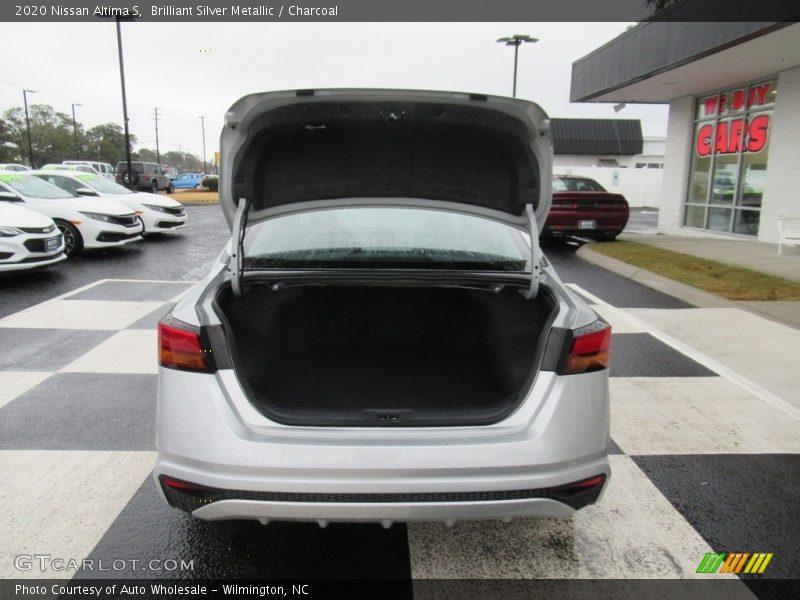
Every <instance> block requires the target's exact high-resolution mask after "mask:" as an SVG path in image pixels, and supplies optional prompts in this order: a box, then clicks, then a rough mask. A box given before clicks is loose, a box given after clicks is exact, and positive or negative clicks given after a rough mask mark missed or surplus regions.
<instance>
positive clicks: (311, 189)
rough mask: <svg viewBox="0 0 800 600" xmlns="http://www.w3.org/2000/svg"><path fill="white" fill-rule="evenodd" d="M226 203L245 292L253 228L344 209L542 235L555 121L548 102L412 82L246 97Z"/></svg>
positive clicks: (225, 166) (233, 134)
mask: <svg viewBox="0 0 800 600" xmlns="http://www.w3.org/2000/svg"><path fill="white" fill-rule="evenodd" d="M220 149H221V153H222V166H221V171H220V188H219V189H220V202H221V204H222V209H223V212H224V214H225V219H226V221H227V222H228V225H229V226H230V227H231V230H232V234H233V236H232V239H233V247H232V248H231V255H232V260H231V275H232V283H233V287H234V291H235V292H237V293H238V291H239V290H240V285H239V282H240V279H241V277H242V275H243V269H242V264H243V256H242V254H243V240H244V236H245V234H246V230H247V226H248V224H252V223H255V222H258V221H262V220H265V219H270V218H274V217H277V216H280V215H284V214H290V213H295V212H303V211H309V210H318V209H322V208H334V207H354V206H391V207H415V208H433V209H438V210H449V211H456V212H462V213H467V214H473V215H477V216H482V217H487V218H491V219H495V220H498V221H501V222H505V223H507V224H510V225H512V226H515V227H518V228H520V229H522V230H525V231H527V232H528V233H530V238H531V265H532V273H531V285H530V290H529V294H530V295H535V294H536V289H537V287H538V279H539V275H540V272H541V269H540V260H541V253H540V251H539V244H538V234H539V232H540V231H541V228H542V226H543V224H544V221H545V219H546V217H547V213H548V211H549V208H550V202H551V172H552V144H551V140H550V136H549V120H548V118H547V115H546V114H545V113H544V111H543V110H542V109H541V108H540V107H539V106H538V105H536V104H534V103H531V102H527V101H523V100H517V99H511V98H502V97H494V96H484V95H478V94H464V93H454V92H428V91H404V90H369V89H361V90H357V89H352V90H299V91H285V92H269V93H262V94H253V95H250V96H245V97H244V98H242V99H240V100H239V101H238V102H236V103H235V104H234V105H233V106H232V107H231V108H230V110H229V111H228V113H227V114H226V122H225V126H224V128H223V131H222V136H221V140H220Z"/></svg>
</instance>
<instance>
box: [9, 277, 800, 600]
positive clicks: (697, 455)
mask: <svg viewBox="0 0 800 600" xmlns="http://www.w3.org/2000/svg"><path fill="white" fill-rule="evenodd" d="M190 285H191V284H188V283H176V282H162V281H140V280H102V281H98V282H96V283H94V284H92V285H89V286H86V287H84V288H81V289H79V290H76V291H73V292H70V293H69V294H66V295H64V296H61V297H58V298H55V299H52V300H47V301H45V302H42V303H41V304H38V305H36V306H33V307H31V308H28V309H26V310H23V311H21V312H18V313H15V314H12V315H10V316H7V317H5V318H3V319H0V347H2V348H3V352H2V354H0V482H2V487H0V503H1V504H2V506H3V508H4V510H3V511H1V512H0V531H2V532H4V536H3V537H4V543H3V544H2V547H1V548H0V577H2V578H16V577H26V576H28V577H42V576H51V577H52V576H64V575H67V576H69V575H71V574H69V573H67V574H63V573H57V574H54V573H52V572H50V573H40V572H38V571H36V570H34V571H31V572H27V573H26V572H19V571H17V570H16V569H15V568H14V566H13V557H14V556H16V555H18V554H32V553H36V552H39V553H41V552H45V553H48V554H51V555H52V556H60V557H72V558H83V557H89V558H104V559H107V560H109V561H110V560H112V559H120V558H132V559H133V558H136V559H140V560H143V561H147V560H149V559H152V558H159V559H164V558H184V559H194V568H195V570H194V571H193V572H192V573H188V574H183V575H181V576H191V577H252V578H258V577H271V578H291V577H306V578H307V577H316V578H325V577H366V578H382V577H387V578H407V577H414V578H545V577H546V578H574V577H578V578H683V577H733V576H723V575H717V576H711V575H702V576H698V575H696V574H695V570H696V567H697V565H698V563H699V562H700V560H701V559H702V557H703V556H704V555H705V554H706V553H707V552H711V551H745V552H774V553H775V557H774V559H773V561H772V563H771V565H770V567H769V570H768V573H769V574H770V575H771V576H773V577H798V576H799V575H800V567H798V565H800V551H798V544H797V539H800V525H798V519H796V518H795V517H796V515H795V514H794V510H795V509H796V506H797V500H796V499H797V497H798V492H800V476H799V475H798V473H800V420H798V419H797V418H796V416H797V415H795V414H793V413H792V407H793V405H792V404H790V403H788V402H784V401H783V400H781V393H780V392H781V390H780V389H778V390H773V391H770V390H764V389H761V388H759V387H758V386H756V385H755V384H752V385H751V384H748V381H749V380H747V379H746V378H745V377H743V376H741V374H738V375H737V373H736V372H735V369H730V368H728V367H725V366H724V365H720V364H719V363H716V362H715V361H713V360H711V359H708V358H707V357H706V355H704V354H702V353H700V352H698V351H695V350H693V349H692V348H690V347H688V346H686V345H684V344H683V343H682V342H680V341H678V340H676V339H674V338H671V337H670V336H669V335H666V334H663V332H661V330H659V329H657V328H656V327H655V326H653V325H652V323H654V322H655V323H658V322H659V319H662V318H663V319H666V318H667V317H668V313H670V311H675V310H678V309H677V308H660V309H653V308H646V309H642V308H641V307H640V308H636V309H619V308H617V307H614V306H611V305H609V304H606V303H604V302H603V301H602V300H601V299H599V298H597V297H595V296H593V295H592V294H590V293H588V292H585V291H584V290H582V289H581V288H579V287H577V286H572V287H573V290H574V291H576V292H577V293H579V294H581V295H583V296H584V297H585V298H587V299H588V300H589V301H590V302H591V303H592V304H593V307H594V308H595V309H596V310H597V312H598V313H599V314H600V315H602V316H603V317H604V318H605V319H606V320H608V321H609V322H610V323H611V324H612V326H613V327H614V332H615V333H614V342H613V344H614V346H613V348H614V349H613V359H612V365H613V366H612V369H611V373H610V374H611V397H612V405H611V412H612V421H611V422H612V438H613V442H614V443H613V445H612V449H611V450H612V455H611V457H610V461H611V467H612V478H611V482H610V485H609V487H608V489H607V491H606V493H605V495H604V497H603V499H602V500H601V502H599V503H598V504H597V505H595V506H591V507H588V508H586V509H584V510H582V511H580V512H578V513H577V514H576V515H575V516H574V517H572V518H570V519H538V520H535V519H520V520H515V521H513V522H511V523H508V524H505V523H501V522H495V521H488V522H463V523H457V524H456V525H455V526H454V527H452V528H448V527H446V526H445V525H443V524H439V523H412V524H409V525H407V526H405V525H402V524H396V525H394V526H393V527H392V528H390V529H388V530H384V529H382V528H380V526H377V525H374V526H373V525H344V524H342V525H337V524H334V525H331V526H330V527H329V528H327V529H325V530H323V529H320V528H319V527H317V526H316V525H315V524H296V523H295V524H293V523H273V524H270V525H269V526H267V527H262V526H259V525H256V524H255V523H250V522H246V523H241V522H233V523H212V524H209V523H204V522H200V521H198V520H195V519H192V518H190V517H188V516H187V515H185V514H183V513H181V512H179V511H176V510H173V509H170V508H169V507H167V506H165V505H163V504H162V502H161V500H160V499H159V498H158V497H157V495H156V490H155V487H154V484H153V483H152V481H151V479H150V471H151V469H152V465H153V461H154V445H153V440H154V431H153V415H154V410H155V396H156V373H157V362H156V351H155V346H156V334H155V329H154V328H155V325H156V323H157V322H158V320H159V318H160V317H161V316H162V315H163V314H164V313H165V312H166V311H167V310H168V309H169V308H170V307H171V306H172V305H173V304H174V303H175V302H176V301H177V300H178V299H179V297H180V296H181V294H183V293H184V292H185V291H186V290H187V289H188V287H189V286H190ZM694 310H696V311H703V310H704V309H694ZM642 311H644V312H642ZM692 314H693V315H694V314H697V315H698V318H705V317H704V316H703V315H705V314H706V313H699V314H698V313H692ZM708 314H711V313H708ZM744 314H745V313H743V315H744ZM709 318H710V317H709ZM742 318H744V317H742ZM662 325H663V323H662ZM772 325H774V324H772ZM785 329H786V331H780V332H779V333H780V334H781V335H786V336H789V337H791V336H800V332H797V331H795V330H790V329H789V328H785ZM776 331H777V330H776ZM775 335H777V333H776V334H775ZM698 343H700V342H698ZM720 373H722V375H720ZM751 383H752V382H751ZM782 402H783V403H782ZM109 575H111V576H113V575H119V576H125V577H145V576H147V577H158V576H159V574H158V573H153V572H145V573H130V572H122V573H118V574H115V573H110V574H109V573H104V574H103V576H109ZM78 576H79V577H81V576H87V574H86V573H81V574H79V575H78ZM88 576H91V575H88ZM171 576H174V574H173V575H171ZM743 589H744V588H743Z"/></svg>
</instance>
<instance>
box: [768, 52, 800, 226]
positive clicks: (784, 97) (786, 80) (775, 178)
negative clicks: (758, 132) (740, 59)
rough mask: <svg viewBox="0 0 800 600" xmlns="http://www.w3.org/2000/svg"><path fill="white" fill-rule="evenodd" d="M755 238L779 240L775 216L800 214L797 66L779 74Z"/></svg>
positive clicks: (799, 75) (799, 88)
mask: <svg viewBox="0 0 800 600" xmlns="http://www.w3.org/2000/svg"><path fill="white" fill-rule="evenodd" d="M774 111H775V112H774V113H773V116H772V128H771V130H770V139H769V157H768V158H767V176H766V180H765V182H764V196H763V198H762V203H761V221H760V223H759V228H758V239H759V241H761V242H777V241H778V223H777V221H776V218H777V217H778V215H793V216H800V67H797V68H794V69H789V70H788V71H783V72H781V73H779V74H778V95H777V98H776V101H775V109H774Z"/></svg>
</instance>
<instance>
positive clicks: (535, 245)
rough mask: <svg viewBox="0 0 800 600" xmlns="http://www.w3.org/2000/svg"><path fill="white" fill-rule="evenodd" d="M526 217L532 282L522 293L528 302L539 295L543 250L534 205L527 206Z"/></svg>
mask: <svg viewBox="0 0 800 600" xmlns="http://www.w3.org/2000/svg"><path fill="white" fill-rule="evenodd" d="M525 215H526V216H527V217H528V229H530V234H531V282H530V285H528V289H527V290H524V291H523V292H522V295H523V296H525V297H526V298H527V299H528V300H530V299H531V298H535V297H536V294H538V293H539V280H540V279H541V277H542V266H541V264H540V263H541V261H542V248H541V247H540V246H539V227H538V225H537V224H536V213H534V212H533V205H531V204H526V205H525Z"/></svg>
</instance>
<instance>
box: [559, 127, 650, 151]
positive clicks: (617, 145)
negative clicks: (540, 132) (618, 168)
mask: <svg viewBox="0 0 800 600" xmlns="http://www.w3.org/2000/svg"><path fill="white" fill-rule="evenodd" d="M550 134H551V136H552V138H553V153H554V154H588V155H592V156H600V155H614V156H633V155H634V154H641V153H642V144H643V139H642V124H641V122H640V121H639V120H638V119H550Z"/></svg>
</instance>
